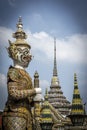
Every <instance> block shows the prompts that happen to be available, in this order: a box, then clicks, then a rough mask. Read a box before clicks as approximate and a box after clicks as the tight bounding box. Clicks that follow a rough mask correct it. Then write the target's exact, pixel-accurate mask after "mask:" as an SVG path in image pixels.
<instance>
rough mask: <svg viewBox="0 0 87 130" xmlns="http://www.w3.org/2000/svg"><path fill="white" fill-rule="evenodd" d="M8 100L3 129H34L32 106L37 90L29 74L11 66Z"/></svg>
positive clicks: (8, 80)
mask: <svg viewBox="0 0 87 130" xmlns="http://www.w3.org/2000/svg"><path fill="white" fill-rule="evenodd" d="M7 77H8V79H7V87H8V100H7V103H6V107H5V110H4V113H3V122H4V124H3V130H32V115H31V106H32V105H33V96H34V94H35V90H34V88H33V86H32V80H31V78H30V76H29V74H28V73H27V72H26V71H25V70H22V69H19V68H14V67H10V68H9V71H8V75H7Z"/></svg>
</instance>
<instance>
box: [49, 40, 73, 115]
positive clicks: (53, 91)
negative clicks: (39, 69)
mask: <svg viewBox="0 0 87 130" xmlns="http://www.w3.org/2000/svg"><path fill="white" fill-rule="evenodd" d="M48 100H49V102H50V103H51V105H52V106H53V107H54V108H56V109H57V110H58V111H59V112H60V113H61V114H63V115H65V116H66V115H68V114H69V112H70V107H71V104H70V102H69V101H68V100H67V99H66V97H65V96H64V95H63V92H62V90H61V86H60V83H59V79H58V74H57V63H56V39H54V68H53V77H52V80H51V86H50V90H49V98H48Z"/></svg>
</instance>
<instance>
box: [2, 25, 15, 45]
mask: <svg viewBox="0 0 87 130" xmlns="http://www.w3.org/2000/svg"><path fill="white" fill-rule="evenodd" d="M12 33H13V31H12V29H9V28H6V27H1V26H0V46H1V47H6V46H8V39H11V40H12Z"/></svg>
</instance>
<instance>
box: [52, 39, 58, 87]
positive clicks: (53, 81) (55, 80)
mask: <svg viewBox="0 0 87 130" xmlns="http://www.w3.org/2000/svg"><path fill="white" fill-rule="evenodd" d="M51 84H52V85H55V86H56V85H59V80H58V75H57V63H56V38H54V68H53V77H52V80H51Z"/></svg>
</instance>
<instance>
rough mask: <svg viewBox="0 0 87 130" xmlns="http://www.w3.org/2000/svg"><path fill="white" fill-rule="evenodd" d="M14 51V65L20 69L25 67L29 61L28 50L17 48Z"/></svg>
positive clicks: (23, 47) (24, 47)
mask: <svg viewBox="0 0 87 130" xmlns="http://www.w3.org/2000/svg"><path fill="white" fill-rule="evenodd" d="M16 51H17V52H16V54H15V57H16V63H17V64H19V65H21V66H22V67H27V66H28V64H29V62H30V61H31V54H30V49H29V48H28V47H27V46H17V48H16Z"/></svg>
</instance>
